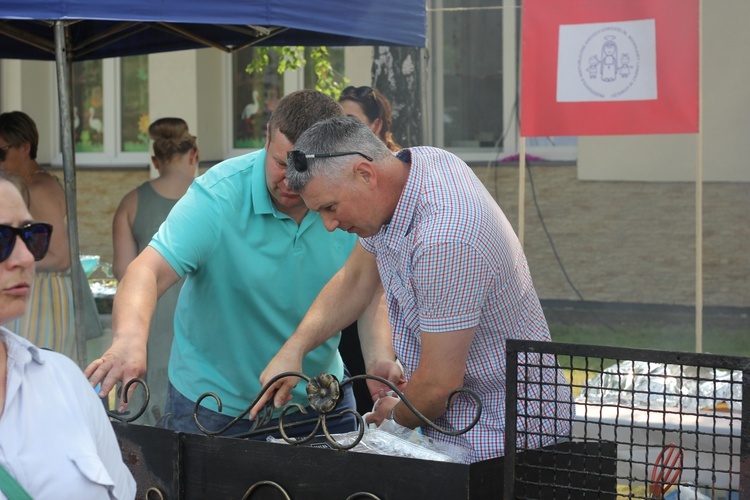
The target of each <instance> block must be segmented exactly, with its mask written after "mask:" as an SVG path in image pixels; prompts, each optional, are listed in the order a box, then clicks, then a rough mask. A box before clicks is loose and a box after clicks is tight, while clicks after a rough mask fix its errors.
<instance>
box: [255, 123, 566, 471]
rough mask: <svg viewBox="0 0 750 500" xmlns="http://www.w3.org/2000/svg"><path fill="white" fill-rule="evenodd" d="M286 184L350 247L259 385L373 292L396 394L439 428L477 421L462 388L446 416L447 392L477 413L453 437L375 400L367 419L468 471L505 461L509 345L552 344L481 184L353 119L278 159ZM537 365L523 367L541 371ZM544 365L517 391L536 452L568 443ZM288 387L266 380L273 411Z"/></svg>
mask: <svg viewBox="0 0 750 500" xmlns="http://www.w3.org/2000/svg"><path fill="white" fill-rule="evenodd" d="M287 179H288V182H289V186H290V188H291V189H293V190H295V191H297V192H299V193H300V194H301V196H302V198H303V200H304V201H305V204H306V205H307V206H308V207H309V208H310V209H312V210H315V211H317V212H319V213H320V215H321V217H322V219H323V221H324V224H325V225H326V229H328V230H329V231H334V230H336V229H339V230H343V231H348V232H352V233H356V234H357V235H358V236H360V239H359V242H358V244H357V245H356V247H355V249H354V251H353V252H352V254H351V256H350V257H349V259H348V260H347V262H346V264H345V265H344V267H343V268H342V269H341V270H340V271H339V272H338V273H337V274H336V275H335V276H334V277H333V278H332V279H331V281H330V282H329V283H328V284H327V285H326V287H325V288H324V289H323V290H322V291H321V293H320V294H319V295H318V298H317V299H316V300H315V302H314V303H313V305H312V307H311V308H310V310H309V311H308V313H307V315H306V316H305V318H304V319H303V320H302V323H300V325H299V327H298V328H297V331H296V332H295V334H294V335H293V336H292V337H291V338H290V339H289V340H288V341H287V342H286V344H285V345H284V347H283V348H282V349H281V351H279V353H278V354H277V355H276V357H275V358H274V359H273V360H272V361H271V363H270V364H269V365H268V366H267V367H266V369H265V371H264V372H263V374H262V375H261V383H262V384H265V383H266V382H268V381H269V380H270V379H271V378H272V377H274V376H275V375H278V374H279V373H282V372H286V371H301V366H302V365H301V362H302V358H303V357H304V355H305V354H306V353H307V352H309V351H310V350H312V349H313V348H314V347H315V346H317V345H318V344H320V343H321V342H323V341H325V340H326V339H327V338H329V337H330V336H331V335H332V334H333V333H334V332H337V331H339V330H341V328H343V327H345V326H346V325H347V324H349V323H351V322H352V321H354V320H355V319H356V318H358V317H359V316H360V313H361V312H362V310H363V309H364V308H365V307H366V305H367V304H368V303H369V302H370V299H371V298H372V297H373V294H374V293H375V291H376V290H378V289H379V288H380V285H381V283H382V286H383V288H384V290H385V300H386V302H387V307H388V315H389V319H390V323H391V327H392V330H393V347H394V350H395V353H396V356H397V358H398V360H399V361H400V362H401V363H402V364H403V367H404V374H405V375H406V378H407V380H408V382H407V384H406V387H405V389H404V391H403V392H404V395H405V397H406V398H407V399H408V400H409V401H410V402H411V403H412V404H413V405H414V407H415V408H416V409H417V410H419V412H420V413H422V414H423V415H424V416H426V417H427V418H429V419H431V420H433V421H434V422H435V424H437V425H438V426H440V427H441V428H443V429H447V430H449V431H457V430H459V429H465V428H466V427H468V426H469V425H470V424H471V422H472V420H473V419H474V417H475V415H476V412H477V405H476V402H475V401H474V399H473V398H472V397H470V396H469V395H468V394H466V393H458V394H457V395H456V396H455V397H453V399H452V400H451V402H450V405H449V406H448V408H447V409H446V401H447V400H448V398H449V397H450V395H451V393H453V391H454V390H455V389H457V388H465V389H470V390H472V391H474V392H475V393H476V394H478V395H479V397H480V398H481V401H482V407H483V408H482V414H481V418H480V419H479V422H478V423H477V424H476V425H475V426H474V427H472V428H471V429H470V430H469V431H468V432H466V433H464V434H461V435H458V436H450V435H446V434H443V433H440V432H437V431H435V430H434V429H432V428H431V427H429V426H426V425H424V422H423V421H422V420H420V419H419V418H418V417H417V416H416V415H415V414H414V413H413V412H412V411H411V410H409V408H407V407H406V405H405V404H404V403H403V402H400V401H399V399H397V398H394V397H388V396H385V395H384V394H382V393H381V394H380V396H384V397H381V399H380V401H379V403H378V405H377V406H376V409H375V411H374V413H373V414H371V415H370V416H369V420H370V421H374V422H375V423H377V424H378V425H379V424H380V423H381V422H382V421H383V420H384V419H386V418H391V419H393V420H395V421H396V422H397V423H398V424H400V425H402V426H405V427H410V428H415V427H419V426H422V428H423V431H424V433H425V434H426V435H428V436H430V437H432V438H433V439H435V440H438V441H445V442H449V443H451V444H454V445H458V446H463V447H465V448H468V449H469V453H468V455H467V457H466V459H465V461H466V462H476V461H480V460H485V459H488V458H492V457H497V456H500V455H503V453H504V445H505V379H506V361H505V341H506V340H507V339H509V338H514V339H531V340H545V341H548V340H550V334H549V329H548V327H547V322H546V320H545V317H544V313H543V312H542V308H541V306H540V304H539V299H538V297H537V295H536V291H535V290H534V286H533V284H532V281H531V275H530V273H529V268H528V265H527V263H526V257H525V255H524V253H523V249H522V248H521V245H520V242H519V241H518V238H517V237H516V235H515V233H514V232H513V228H512V227H511V225H510V223H509V222H508V220H507V219H506V217H505V215H504V214H503V212H502V210H501V209H500V207H499V206H498V205H497V203H496V202H495V200H494V199H493V198H492V196H491V195H490V194H489V192H488V191H487V190H486V189H485V187H484V185H483V184H482V183H481V181H480V180H479V179H478V178H477V177H476V176H475V175H474V173H473V172H472V171H471V169H470V168H469V167H468V166H467V165H466V164H465V163H464V162H463V161H462V160H460V159H459V158H458V157H456V156H454V155H453V154H451V153H449V152H447V151H443V150H440V149H436V148H430V147H417V148H411V149H405V150H402V151H401V152H399V153H398V154H397V155H395V156H394V155H393V154H392V153H391V152H390V151H388V149H387V148H386V147H385V146H384V145H383V144H382V143H381V142H380V141H379V140H378V138H377V137H376V136H375V135H374V134H372V132H370V130H369V129H368V128H367V127H366V126H364V125H362V124H361V122H359V121H358V120H356V119H353V118H334V119H331V120H326V121H323V122H320V123H318V124H316V125H315V126H313V127H312V128H310V129H309V130H308V131H306V132H305V133H304V134H303V135H302V136H301V137H300V138H299V139H298V141H297V142H296V143H295V151H292V152H290V153H289V156H288V158H287ZM379 341H380V340H378V339H372V344H376V343H377V342H379ZM369 343H370V342H369V341H368V340H366V339H365V340H364V341H363V351H364V354H365V361H366V366H367V371H368V373H370V374H373V375H380V376H383V377H387V376H388V375H389V374H391V373H393V372H394V371H397V370H398V367H397V363H396V361H395V360H393V359H382V358H380V359H379V358H378V357H377V355H376V354H374V353H377V352H379V350H378V349H377V345H368V344H369ZM368 352H369V355H368ZM530 356H531V355H527V358H529V357H530ZM535 356H537V360H536V361H532V362H529V359H526V363H528V364H531V365H535V364H538V363H537V362H538V361H539V359H538V355H535ZM541 364H542V365H543V366H545V368H541V369H538V370H537V372H536V373H533V370H532V371H531V372H529V373H526V374H524V375H523V377H521V376H520V375H519V378H526V380H525V381H524V382H525V383H520V384H519V392H521V394H519V401H523V405H522V406H523V407H522V408H521V407H519V409H518V410H519V419H518V421H517V432H518V442H517V445H518V446H519V447H524V448H531V447H538V446H545V445H547V444H550V443H552V442H554V441H555V440H557V439H559V438H562V437H566V436H567V435H568V434H569V430H570V421H571V395H570V390H569V386H568V384H567V382H566V381H565V379H564V378H563V376H562V373H561V372H560V370H559V369H557V367H556V364H555V362H554V359H545V360H544V361H543V362H542V363H541ZM539 372H541V375H540V374H539ZM310 375H313V374H310ZM296 382H297V380H290V379H289V378H288V377H287V378H284V379H281V380H280V381H278V382H276V384H275V387H274V389H275V390H276V393H275V396H273V397H274V404H275V405H276V406H277V407H278V406H281V405H282V404H284V403H285V402H286V401H287V400H288V397H289V396H288V394H289V391H290V390H291V388H292V387H293V386H294V385H295V384H296ZM373 387H374V386H373ZM373 391H374V389H373ZM270 397H271V396H270V395H269V396H268V397H267V398H266V399H270ZM373 397H374V398H377V397H378V394H377V392H375V393H374V394H373ZM263 402H264V401H261V402H260V403H259V404H258V406H256V408H260V405H262V404H263Z"/></svg>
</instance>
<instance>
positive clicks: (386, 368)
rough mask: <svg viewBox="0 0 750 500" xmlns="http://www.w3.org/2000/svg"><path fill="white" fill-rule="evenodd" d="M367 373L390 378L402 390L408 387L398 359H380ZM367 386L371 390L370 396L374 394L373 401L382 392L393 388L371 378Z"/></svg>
mask: <svg viewBox="0 0 750 500" xmlns="http://www.w3.org/2000/svg"><path fill="white" fill-rule="evenodd" d="M367 374H368V375H376V376H378V377H382V378H384V379H386V380H388V381H389V382H391V383H392V384H393V385H395V386H396V388H397V389H398V390H399V391H401V392H403V391H404V388H405V387H406V377H405V376H404V370H403V368H402V367H401V365H400V364H399V363H398V362H397V361H391V360H381V361H378V362H377V363H375V364H374V365H373V366H371V367H370V368H369V369H368V371H367ZM367 388H368V389H369V391H370V396H372V400H373V402H375V401H377V400H378V398H380V397H381V395H382V394H384V393H387V392H388V391H390V390H391V388H390V387H388V386H387V385H385V384H383V383H381V382H378V381H377V380H370V379H367ZM389 411H390V410H389Z"/></svg>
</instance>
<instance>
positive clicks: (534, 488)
mask: <svg viewBox="0 0 750 500" xmlns="http://www.w3.org/2000/svg"><path fill="white" fill-rule="evenodd" d="M507 349H508V350H507V352H508V360H507V361H508V392H507V408H508V413H507V420H506V426H507V428H506V451H505V454H506V469H505V497H506V498H634V499H638V498H640V499H652V498H665V499H698V500H704V499H712V500H713V499H716V500H725V499H726V500H735V499H740V498H750V496H748V495H750V490H749V489H748V488H749V487H750V459H749V457H750V443H749V441H750V440H749V439H748V438H749V437H750V418H749V417H748V415H747V412H748V411H750V407H748V405H747V404H745V405H743V394H748V393H749V392H748V391H750V389H747V387H746V386H747V385H748V384H749V383H750V358H740V357H731V356H717V355H709V354H691V353H680V352H667V351H652V350H644V349H627V348H615V347H604V346H590V345H574V344H560V343H553V342H532V341H517V340H509V341H508V347H507ZM558 369H562V370H563V372H564V373H565V378H566V380H567V383H569V384H570V386H571V388H572V394H573V398H574V412H573V415H572V416H570V417H568V416H567V415H566V416H563V417H561V418H570V420H571V422H570V423H571V426H570V427H571V433H570V435H558V436H555V439H556V440H557V442H558V444H557V445H556V446H551V447H547V448H542V449H539V450H534V452H533V453H532V452H530V451H527V450H529V449H530V448H533V447H531V446H527V445H526V444H527V443H529V442H533V439H532V440H529V439H528V436H527V434H528V433H529V432H534V431H533V429H544V428H550V426H545V427H541V426H538V425H537V426H535V425H530V422H532V421H534V420H535V419H539V418H542V417H541V416H540V415H539V414H536V413H534V412H533V411H528V410H529V409H530V408H532V409H533V408H534V407H535V406H538V402H536V401H530V398H533V397H534V396H533V395H534V394H541V391H540V390H538V389H540V388H534V387H531V386H533V385H534V384H539V382H535V381H539V380H549V377H543V376H542V372H545V371H550V370H558ZM546 418H548V417H546ZM552 427H553V428H561V426H558V425H555V426H552ZM513 443H515V446H513ZM564 443H569V446H563V444H564ZM613 448H614V450H615V456H613V455H612V453H611V451H612V449H613ZM742 492H744V494H741V493H742Z"/></svg>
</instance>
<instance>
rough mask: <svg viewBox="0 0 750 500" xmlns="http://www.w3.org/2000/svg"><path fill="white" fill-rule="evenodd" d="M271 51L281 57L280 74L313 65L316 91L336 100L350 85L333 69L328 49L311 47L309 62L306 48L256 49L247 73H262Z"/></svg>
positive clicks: (308, 52) (246, 69)
mask: <svg viewBox="0 0 750 500" xmlns="http://www.w3.org/2000/svg"><path fill="white" fill-rule="evenodd" d="M269 51H274V52H276V53H277V54H278V55H279V67H278V71H279V74H284V72H286V71H294V70H297V69H299V68H301V67H303V66H304V65H305V64H306V63H307V62H309V63H310V64H312V67H313V71H314V72H315V76H316V77H317V81H316V83H315V90H318V91H320V92H323V93H324V94H328V95H330V96H331V97H333V98H334V99H336V98H338V96H339V94H341V91H342V90H343V89H344V87H345V86H346V84H347V83H349V80H348V79H347V78H345V77H343V76H342V75H340V74H338V73H337V72H336V71H335V70H334V69H333V65H332V64H331V59H330V54H329V52H328V48H327V47H309V50H308V51H307V58H308V59H309V61H306V60H305V47H256V48H255V57H254V58H253V60H252V61H251V62H250V64H248V65H247V67H246V68H245V71H247V72H248V73H249V74H251V75H252V74H254V73H261V72H262V71H263V69H264V68H265V67H266V66H268V64H269V62H270V58H269V57H268V53H269Z"/></svg>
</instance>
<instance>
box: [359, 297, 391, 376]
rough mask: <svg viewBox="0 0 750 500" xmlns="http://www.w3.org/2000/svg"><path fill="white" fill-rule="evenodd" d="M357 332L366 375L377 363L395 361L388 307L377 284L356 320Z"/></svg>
mask: <svg viewBox="0 0 750 500" xmlns="http://www.w3.org/2000/svg"><path fill="white" fill-rule="evenodd" d="M357 331H358V332H359V343H360V346H361V349H362V357H363V358H364V361H365V368H366V370H367V372H368V373H369V372H370V371H371V370H370V368H371V367H372V366H374V365H376V364H377V363H378V362H379V361H381V360H388V361H393V360H395V359H396V355H395V354H394V352H393V331H392V330H391V325H390V322H389V320H388V307H387V304H386V299H385V293H384V291H383V286H382V285H380V284H378V287H377V289H376V290H375V294H374V296H373V298H372V301H371V302H370V304H369V305H368V306H367V308H366V309H365V311H364V312H363V313H362V314H361V315H360V317H359V319H358V320H357Z"/></svg>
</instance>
